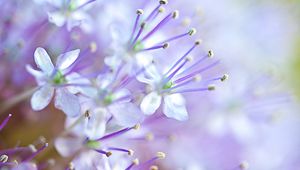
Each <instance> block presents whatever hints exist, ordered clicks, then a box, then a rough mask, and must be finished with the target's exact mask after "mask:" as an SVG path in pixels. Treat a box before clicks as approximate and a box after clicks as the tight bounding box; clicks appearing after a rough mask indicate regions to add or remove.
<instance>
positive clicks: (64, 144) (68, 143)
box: [54, 137, 83, 157]
mask: <svg viewBox="0 0 300 170" xmlns="http://www.w3.org/2000/svg"><path fill="white" fill-rule="evenodd" d="M82 142H83V141H82V140H78V139H76V138H72V137H58V138H56V139H55V141H54V146H55V149H56V150H57V152H58V153H59V154H60V155H61V156H63V157H68V156H71V155H73V154H74V153H76V152H77V151H78V150H79V149H80V148H81V146H82Z"/></svg>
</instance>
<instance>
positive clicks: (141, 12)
mask: <svg viewBox="0 0 300 170" xmlns="http://www.w3.org/2000/svg"><path fill="white" fill-rule="evenodd" d="M136 14H138V15H143V14H144V10H142V9H138V10H136Z"/></svg>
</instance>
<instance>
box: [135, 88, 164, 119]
mask: <svg viewBox="0 0 300 170" xmlns="http://www.w3.org/2000/svg"><path fill="white" fill-rule="evenodd" d="M160 103H161V96H160V95H158V94H157V93H156V92H151V93H149V94H147V95H146V96H145V97H144V99H143V101H142V103H141V106H140V107H141V110H142V111H143V112H144V113H145V114H146V115H151V114H153V113H154V112H155V111H156V110H157V109H158V107H159V106H160Z"/></svg>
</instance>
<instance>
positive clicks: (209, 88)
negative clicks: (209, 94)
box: [172, 85, 216, 94]
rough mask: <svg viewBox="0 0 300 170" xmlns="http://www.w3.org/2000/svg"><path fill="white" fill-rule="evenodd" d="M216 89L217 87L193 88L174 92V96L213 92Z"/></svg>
mask: <svg viewBox="0 0 300 170" xmlns="http://www.w3.org/2000/svg"><path fill="white" fill-rule="evenodd" d="M215 89H216V87H215V85H208V86H207V87H203V88H192V89H184V90H178V91H174V92H172V94H175V93H189V92H199V91H213V90H215Z"/></svg>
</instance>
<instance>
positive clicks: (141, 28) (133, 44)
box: [130, 22, 146, 48]
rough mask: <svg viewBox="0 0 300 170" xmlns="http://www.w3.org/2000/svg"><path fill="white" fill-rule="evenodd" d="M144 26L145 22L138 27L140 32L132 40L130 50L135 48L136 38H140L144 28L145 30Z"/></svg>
mask: <svg viewBox="0 0 300 170" xmlns="http://www.w3.org/2000/svg"><path fill="white" fill-rule="evenodd" d="M145 25H146V22H143V23H142V24H141V26H140V30H139V32H138V34H137V35H136V36H135V38H134V40H133V41H132V43H131V45H130V48H132V47H134V46H135V43H136V42H137V40H138V38H139V37H140V36H141V34H142V32H143V30H144V28H145Z"/></svg>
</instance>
